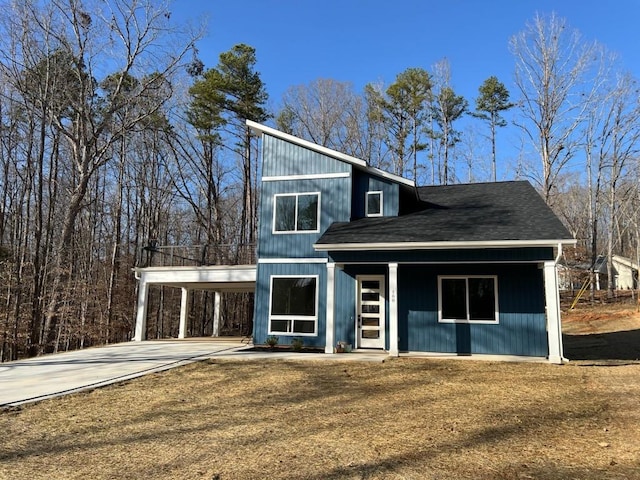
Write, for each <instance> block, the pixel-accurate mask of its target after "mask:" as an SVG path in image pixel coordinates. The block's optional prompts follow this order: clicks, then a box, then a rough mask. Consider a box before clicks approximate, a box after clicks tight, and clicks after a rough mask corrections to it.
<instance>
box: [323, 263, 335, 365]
mask: <svg viewBox="0 0 640 480" xmlns="http://www.w3.org/2000/svg"><path fill="white" fill-rule="evenodd" d="M335 283H336V264H335V263H327V314H326V327H325V330H326V331H325V344H324V353H333V344H334V343H335V336H336V333H335V321H334V308H335V300H334V299H335Z"/></svg>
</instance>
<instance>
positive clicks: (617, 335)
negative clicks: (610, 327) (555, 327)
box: [562, 330, 640, 361]
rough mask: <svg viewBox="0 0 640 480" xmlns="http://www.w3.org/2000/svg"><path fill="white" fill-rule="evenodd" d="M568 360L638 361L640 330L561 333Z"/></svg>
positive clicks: (639, 359) (639, 356)
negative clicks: (584, 333)
mask: <svg viewBox="0 0 640 480" xmlns="http://www.w3.org/2000/svg"><path fill="white" fill-rule="evenodd" d="M562 339H563V342H564V356H565V357H567V358H568V359H569V360H628V361H640V330H626V331H621V332H611V333H594V334H589V335H563V336H562Z"/></svg>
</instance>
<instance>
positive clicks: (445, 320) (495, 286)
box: [438, 275, 500, 325]
mask: <svg viewBox="0 0 640 480" xmlns="http://www.w3.org/2000/svg"><path fill="white" fill-rule="evenodd" d="M470 278H487V279H492V280H493V297H494V299H493V300H494V303H495V304H494V311H495V319H493V320H471V319H470V318H469V279H470ZM442 280H465V281H466V288H465V293H466V311H467V318H466V319H460V318H443V317H442ZM499 319H500V312H499V311H498V276H497V275H438V322H439V323H468V324H490V325H496V324H498V323H500V322H499Z"/></svg>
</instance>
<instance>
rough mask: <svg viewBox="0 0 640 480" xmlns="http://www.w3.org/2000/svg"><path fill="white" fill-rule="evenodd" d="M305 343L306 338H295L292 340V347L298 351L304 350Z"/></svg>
mask: <svg viewBox="0 0 640 480" xmlns="http://www.w3.org/2000/svg"><path fill="white" fill-rule="evenodd" d="M303 345H304V340H302V339H301V338H294V339H293V340H291V348H292V349H293V350H294V351H296V352H299V351H300V350H302V346H303Z"/></svg>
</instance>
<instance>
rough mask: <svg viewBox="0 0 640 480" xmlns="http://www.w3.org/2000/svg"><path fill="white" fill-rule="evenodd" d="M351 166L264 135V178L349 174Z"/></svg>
mask: <svg viewBox="0 0 640 480" xmlns="http://www.w3.org/2000/svg"><path fill="white" fill-rule="evenodd" d="M349 172H351V165H349V164H348V163H345V162H341V161H339V160H336V159H335V158H332V157H329V156H327V155H323V154H321V153H318V152H314V151H313V150H309V149H307V148H303V147H300V146H298V145H294V144H292V143H289V142H286V141H284V140H281V139H278V138H275V137H272V136H270V135H264V136H263V140H262V176H264V177H278V176H290V175H319V174H326V173H349Z"/></svg>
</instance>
